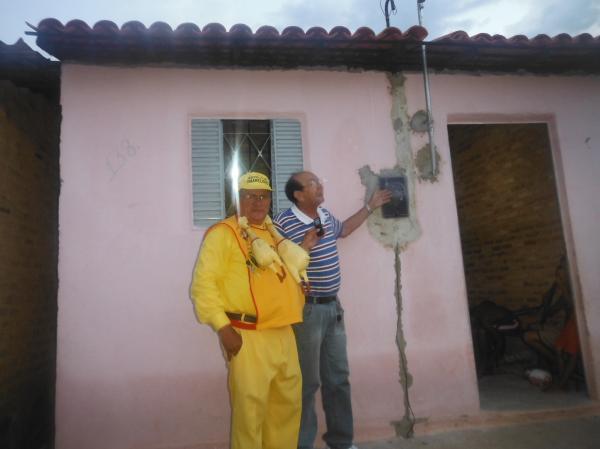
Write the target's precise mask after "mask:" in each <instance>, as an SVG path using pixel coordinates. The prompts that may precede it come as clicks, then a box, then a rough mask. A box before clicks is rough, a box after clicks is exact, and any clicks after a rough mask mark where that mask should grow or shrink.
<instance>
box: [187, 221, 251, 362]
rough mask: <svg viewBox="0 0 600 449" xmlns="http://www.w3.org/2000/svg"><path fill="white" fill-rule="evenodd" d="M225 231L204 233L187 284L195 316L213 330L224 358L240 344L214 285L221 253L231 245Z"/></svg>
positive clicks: (222, 261) (218, 276)
mask: <svg viewBox="0 0 600 449" xmlns="http://www.w3.org/2000/svg"><path fill="white" fill-rule="evenodd" d="M229 232H230V231H229V230H228V229H226V228H225V227H224V226H223V227H219V228H216V229H213V230H211V231H209V233H208V234H207V235H206V236H205V238H204V241H203V243H202V247H201V249H200V254H199V256H198V261H197V262H196V266H195V267H194V276H193V278H192V285H191V287H190V296H191V297H192V301H193V303H194V311H195V313H196V317H197V318H198V320H199V321H200V322H202V323H206V324H208V325H210V326H211V327H212V328H213V329H214V330H215V332H217V334H218V336H219V340H220V342H221V344H222V345H223V348H224V349H225V352H226V353H227V359H228V360H230V359H231V357H232V356H234V355H236V354H237V353H238V352H239V350H240V348H241V347H242V337H241V336H240V335H239V334H238V333H237V332H236V331H235V330H234V329H233V327H232V326H231V324H230V321H229V318H228V317H227V315H226V314H225V306H224V304H223V298H222V296H221V292H220V291H219V287H218V280H219V279H221V278H222V277H223V275H224V273H225V270H226V269H227V267H226V261H225V257H224V256H225V254H226V253H227V249H228V248H230V247H231V240H230V239H229V238H228V237H229V235H228V234H229Z"/></svg>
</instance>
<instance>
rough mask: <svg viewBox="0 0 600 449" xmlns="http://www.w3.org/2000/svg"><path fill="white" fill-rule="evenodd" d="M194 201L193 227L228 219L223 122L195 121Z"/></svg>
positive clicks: (193, 141)
mask: <svg viewBox="0 0 600 449" xmlns="http://www.w3.org/2000/svg"><path fill="white" fill-rule="evenodd" d="M191 128H192V129H191V131H192V198H193V208H194V225H195V226H210V225H212V224H214V223H216V222H217V221H219V220H221V219H223V218H225V187H224V179H223V176H224V169H223V127H222V125H221V121H220V120H204V119H192V127H191Z"/></svg>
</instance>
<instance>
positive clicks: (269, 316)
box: [190, 216, 304, 331]
mask: <svg viewBox="0 0 600 449" xmlns="http://www.w3.org/2000/svg"><path fill="white" fill-rule="evenodd" d="M252 230H253V231H254V232H255V233H256V234H257V236H258V237H260V238H262V239H263V240H265V241H266V242H267V243H269V244H270V245H271V246H275V243H274V241H273V238H272V237H271V234H270V233H269V232H268V231H267V230H266V227H264V226H260V227H259V226H252ZM190 295H191V297H192V301H193V303H194V310H195V312H196V317H197V318H198V320H199V321H201V322H203V323H206V324H208V325H210V326H211V327H212V328H213V329H214V330H215V331H218V330H219V329H221V328H222V327H223V326H226V325H227V324H230V323H231V324H232V325H234V326H237V327H245V328H256V329H267V328H275V327H282V326H286V325H289V324H292V323H297V322H300V321H302V307H303V306H304V296H303V294H302V290H301V288H300V286H299V285H298V284H297V283H296V282H295V281H294V279H293V277H292V276H291V275H290V274H289V273H288V272H287V269H286V268H285V267H282V268H281V269H280V272H279V273H274V272H273V271H272V270H270V269H268V268H259V267H256V266H255V265H254V264H253V263H252V257H251V253H250V250H249V242H248V241H247V240H246V239H245V238H244V236H243V235H242V234H241V230H240V228H239V226H238V224H237V217H236V216H232V217H229V218H227V219H225V220H223V221H221V222H219V223H217V224H216V225H214V226H212V227H211V228H209V229H208V230H207V231H206V234H205V235H204V241H203V242H202V246H201V248H200V254H199V256H198V260H197V262H196V266H195V267H194V275H193V279H192V285H191V288H190ZM225 312H234V313H244V314H248V315H254V316H256V318H257V323H256V326H254V325H248V324H246V323H238V322H235V321H234V322H231V321H230V319H229V317H228V316H227V315H226V313H225Z"/></svg>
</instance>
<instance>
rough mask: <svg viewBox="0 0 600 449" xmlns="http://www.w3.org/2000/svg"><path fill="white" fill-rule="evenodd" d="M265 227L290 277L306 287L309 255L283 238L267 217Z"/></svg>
mask: <svg viewBox="0 0 600 449" xmlns="http://www.w3.org/2000/svg"><path fill="white" fill-rule="evenodd" d="M265 225H267V229H268V230H269V232H270V233H271V235H272V236H273V238H274V239H275V242H276V244H277V252H278V253H279V255H280V256H281V258H282V259H283V263H285V266H286V267H287V269H288V271H289V272H290V274H291V275H292V277H293V278H294V279H295V281H296V282H298V283H299V284H300V283H302V282H304V283H305V284H306V285H308V276H307V274H306V267H308V263H309V262H310V256H309V254H308V253H307V252H306V251H305V250H304V248H302V247H301V246H300V245H297V244H296V243H294V242H292V241H291V240H289V239H286V238H284V237H283V236H282V235H281V234H280V233H279V231H277V228H276V227H275V225H274V224H273V222H272V221H271V217H269V216H267V218H266V219H265Z"/></svg>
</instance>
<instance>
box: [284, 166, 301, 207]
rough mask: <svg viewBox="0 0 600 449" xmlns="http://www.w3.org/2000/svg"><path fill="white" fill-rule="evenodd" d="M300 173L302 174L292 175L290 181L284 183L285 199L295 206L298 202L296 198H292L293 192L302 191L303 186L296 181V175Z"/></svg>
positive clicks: (297, 173)
mask: <svg viewBox="0 0 600 449" xmlns="http://www.w3.org/2000/svg"><path fill="white" fill-rule="evenodd" d="M300 173H302V172H301V171H299V172H296V173H292V175H291V176H290V179H288V180H287V182H286V183H285V196H287V199H288V200H290V201H291V202H292V203H294V204H297V202H298V200H296V197H295V196H294V192H297V191H299V190H303V189H304V186H303V185H302V184H300V182H299V181H298V180H297V179H296V175H299V174H300Z"/></svg>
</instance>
